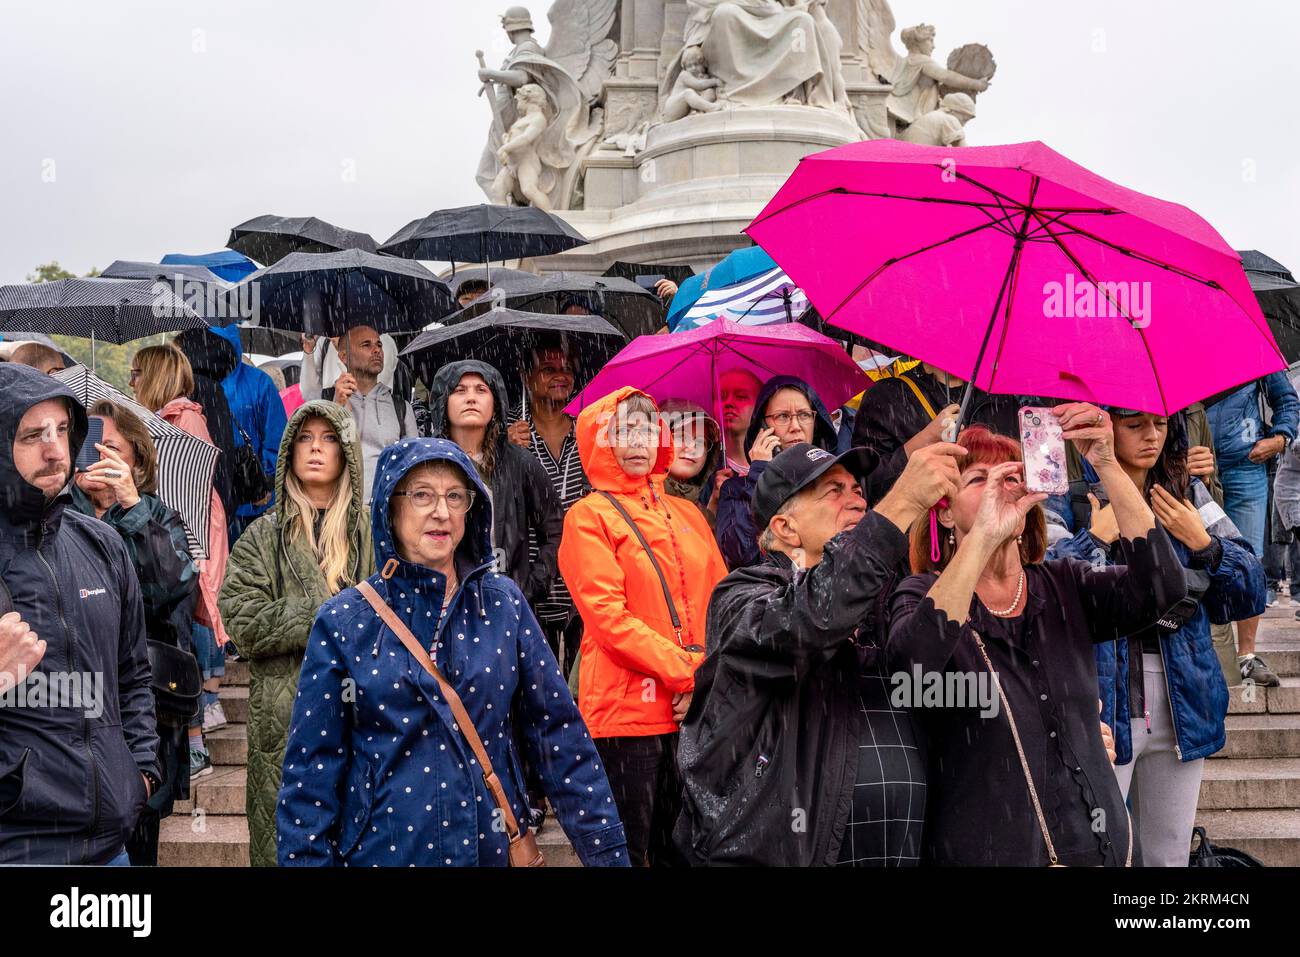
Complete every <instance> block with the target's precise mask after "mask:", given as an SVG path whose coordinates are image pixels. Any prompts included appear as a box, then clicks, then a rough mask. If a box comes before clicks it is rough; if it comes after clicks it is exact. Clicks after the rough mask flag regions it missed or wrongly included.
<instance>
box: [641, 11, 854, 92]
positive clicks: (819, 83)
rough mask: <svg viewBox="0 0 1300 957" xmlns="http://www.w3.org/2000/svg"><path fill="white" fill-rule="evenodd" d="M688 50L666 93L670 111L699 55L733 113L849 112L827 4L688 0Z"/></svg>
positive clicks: (673, 68)
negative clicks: (688, 61)
mask: <svg viewBox="0 0 1300 957" xmlns="http://www.w3.org/2000/svg"><path fill="white" fill-rule="evenodd" d="M686 6H687V11H688V17H687V21H686V25H685V29H684V31H683V37H682V49H681V51H680V52H679V53H678V54H677V56H676V57H674V58H673V60H672V61H671V62H670V63H669V66H668V70H667V71H666V73H665V75H664V78H663V83H662V84H661V85H660V101H661V103H664V104H665V105H666V103H667V101H668V99H669V98H670V97H671V96H672V95H673V93H674V91H675V90H676V89H677V82H678V77H679V76H680V74H681V72H682V59H683V57H685V56H686V55H687V51H689V50H691V49H692V48H698V49H699V50H700V52H701V54H702V55H703V57H704V60H705V62H707V63H708V65H709V72H710V73H712V74H713V76H714V77H716V78H717V79H718V80H720V81H721V84H722V85H721V87H720V89H719V90H718V98H719V100H720V101H723V102H725V103H726V104H727V105H730V106H740V107H745V106H777V105H780V104H791V103H793V104H800V105H808V106H816V107H822V108H825V109H836V108H844V109H847V97H846V96H845V95H844V93H843V89H844V75H843V68H842V66H841V64H840V56H839V50H840V47H841V43H840V37H839V34H838V32H837V31H836V30H835V26H834V25H833V24H832V23H831V22H830V20H829V19H828V18H826V15H825V9H824V8H825V0H687V3H686Z"/></svg>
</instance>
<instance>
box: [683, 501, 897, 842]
mask: <svg viewBox="0 0 1300 957" xmlns="http://www.w3.org/2000/svg"><path fill="white" fill-rule="evenodd" d="M906 574H907V538H906V537H905V536H904V535H903V533H902V532H900V531H899V530H898V528H897V527H896V526H894V525H893V524H892V523H891V522H890V521H889V520H888V519H886V518H884V517H883V516H881V515H878V514H876V513H874V512H872V513H868V514H867V515H866V516H865V517H864V518H863V520H862V521H861V522H859V523H858V525H857V527H856V528H854V529H853V530H852V531H849V532H845V533H842V534H841V535H838V536H836V537H835V538H833V539H832V540H831V541H830V542H829V543H828V544H827V545H826V549H825V552H824V554H823V556H822V560H821V562H820V563H819V564H818V565H816V566H815V567H814V568H812V569H811V570H809V571H807V572H805V573H802V574H796V572H795V569H794V567H793V566H792V565H791V563H790V560H789V559H788V558H786V556H785V555H783V554H773V555H768V556H766V557H765V559H764V561H763V562H762V563H761V564H758V565H754V566H752V567H749V568H741V569H738V570H736V571H734V572H732V573H731V574H730V575H728V576H727V577H726V578H724V579H723V580H722V581H721V582H719V583H718V586H717V588H716V589H715V590H714V592H713V599H712V600H711V601H710V602H709V617H708V625H707V634H708V638H707V642H708V646H707V651H708V656H707V657H706V658H705V661H704V664H703V665H701V666H700V668H699V670H698V671H696V672H695V696H694V698H693V699H692V700H691V707H690V710H689V712H688V713H687V715H686V720H685V721H684V722H683V723H682V730H681V738H680V740H679V743H678V751H677V761H678V765H679V767H680V768H681V771H682V776H683V781H684V784H685V787H684V795H683V809H682V814H681V817H680V818H679V819H678V822H677V829H676V831H675V834H674V839H675V841H676V843H677V845H678V848H679V849H680V850H681V851H682V853H683V854H684V855H685V856H686V857H687V859H688V860H689V861H690V862H691V863H693V864H697V865H701V864H710V865H713V864H741V865H783V866H808V865H818V864H826V865H830V864H834V863H836V861H837V860H838V856H839V852H840V844H841V842H842V841H843V839H844V832H845V828H846V827H847V824H848V820H849V816H850V808H851V805H852V800H853V785H854V782H855V776H856V772H857V767H858V758H859V753H858V750H859V745H861V744H862V743H863V740H862V739H863V737H864V732H865V715H864V713H863V710H862V705H861V697H860V695H859V690H858V680H859V679H858V676H859V674H860V673H861V672H862V671H863V670H864V668H871V667H873V666H874V665H875V664H876V662H877V661H878V660H879V659H880V653H879V648H880V647H882V646H883V636H884V626H885V623H886V618H885V616H886V614H887V608H886V602H887V601H888V597H889V592H890V590H891V589H892V587H893V584H894V582H895V581H898V580H901V578H902V577H903V576H905V575H906ZM909 720H910V719H909V718H908V716H907V714H906V712H899V713H898V721H899V722H900V723H907V722H908V721H909ZM799 824H802V825H803V826H802V827H800V826H798V825H799Z"/></svg>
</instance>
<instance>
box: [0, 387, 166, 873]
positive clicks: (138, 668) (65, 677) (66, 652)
mask: <svg viewBox="0 0 1300 957" xmlns="http://www.w3.org/2000/svg"><path fill="white" fill-rule="evenodd" d="M85 438H86V413H85V410H84V409H82V407H81V405H80V404H79V403H78V402H77V401H76V399H75V398H74V397H73V395H72V393H71V392H70V391H69V390H68V388H67V387H66V386H64V385H63V384H62V383H60V382H58V381H56V380H54V379H51V378H50V377H49V376H45V375H41V374H40V373H39V372H37V371H36V370H34V369H29V368H26V367H23V366H14V365H12V364H8V363H6V364H5V365H3V366H0V499H2V500H3V502H4V506H5V507H4V508H3V509H0V579H2V580H3V584H4V587H3V588H2V589H0V606H3V607H0V611H6V612H12V613H16V614H17V616H18V619H19V620H20V621H19V623H18V624H16V623H15V620H14V618H12V617H9V618H7V619H6V621H7V625H6V626H5V630H6V631H8V632H10V633H12V632H13V631H14V629H15V628H16V627H18V628H19V629H20V630H21V628H20V626H21V625H22V624H25V625H26V627H27V629H28V632H27V634H28V636H30V635H31V633H35V635H36V636H38V637H39V639H40V641H41V642H44V644H45V651H44V655H43V657H41V659H40V661H39V664H37V665H35V666H34V667H33V668H32V669H31V670H30V671H27V672H26V673H21V672H20V673H19V674H18V675H17V676H16V677H17V679H18V683H17V684H16V685H15V686H14V687H12V688H11V689H10V690H9V691H8V692H6V693H5V694H4V695H3V697H0V865H3V864H107V863H125V861H126V852H125V843H126V839H127V837H128V836H129V835H130V833H131V830H132V828H133V827H134V826H135V822H136V819H137V818H138V817H139V814H140V811H141V809H142V808H143V806H144V804H145V802H146V800H148V798H149V795H150V794H151V793H152V791H153V789H155V788H156V787H157V786H158V784H159V781H158V775H159V768H158V761H157V750H158V735H157V732H156V728H155V723H154V701H153V692H152V690H151V688H150V686H149V659H148V657H147V655H146V653H145V627H144V608H143V605H142V603H141V599H140V585H139V582H138V581H137V580H136V575H135V570H134V569H133V568H132V565H131V561H130V558H129V557H128V555H127V552H126V547H125V546H124V545H123V544H122V539H121V538H120V537H119V536H118V534H117V533H116V532H115V531H113V529H111V528H110V527H109V526H107V525H105V524H104V523H103V522H100V521H97V520H96V519H94V518H91V517H88V516H85V515H82V514H80V513H79V512H77V511H75V510H74V509H71V508H68V507H67V506H68V502H69V496H68V495H67V494H66V492H65V489H66V487H67V484H68V480H69V478H70V477H71V475H72V463H73V461H74V460H75V458H76V455H77V452H78V450H79V449H80V447H81V444H82V442H83V441H84V440H85ZM6 640H12V634H11V635H10V638H9V639H6V638H5V637H4V636H0V657H3V651H4V649H3V645H4V644H5V643H6Z"/></svg>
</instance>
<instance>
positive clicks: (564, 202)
mask: <svg viewBox="0 0 1300 957" xmlns="http://www.w3.org/2000/svg"><path fill="white" fill-rule="evenodd" d="M617 12H618V0H555V2H554V3H553V4H551V9H550V11H549V12H548V14H547V18H548V19H549V20H550V22H551V34H550V40H549V42H548V43H547V45H546V47H545V48H543V47H542V45H541V44H540V43H538V42H537V41H536V40H535V39H534V37H533V33H534V30H533V21H532V17H531V15H530V14H529V12H528V10H527V9H526V8H524V7H511V8H510V9H508V10H507V11H506V12H505V13H504V14H503V15H502V17H501V26H502V28H503V29H504V30H505V32H506V35H507V36H508V37H509V38H510V42H511V43H512V44H514V48H513V49H512V50H511V51H510V53H509V55H507V56H506V59H505V62H504V63H503V64H502V66H501V69H499V70H490V69H488V68H487V65H486V63H484V61H483V54H482V52H479V54H478V57H479V66H480V69H479V71H478V78H479V80H480V81H482V83H483V87H482V89H481V90H480V91H479V92H480V93H487V94H488V96H489V97H490V100H489V102H490V103H491V105H492V129H491V132H490V133H489V134H488V142H487V145H486V146H485V147H484V149H483V157H482V159H481V160H480V162H479V168H478V174H477V178H478V183H479V186H480V187H482V189H483V191H484V192H485V193H486V194H487V195H488V197H489V198H490V199H491V200H492V201H493V202H497V203H504V204H517V205H533V206H540V207H541V208H544V209H568V208H570V205H571V202H572V199H573V196H574V190H575V188H576V186H577V180H578V176H579V173H580V168H581V160H582V158H583V157H584V156H585V155H586V154H587V153H588V152H590V151H591V149H592V148H594V146H595V144H596V142H597V141H598V139H599V136H600V127H601V121H602V113H601V109H600V107H599V106H598V105H597V100H598V98H599V97H600V93H601V89H602V86H603V84H604V82H605V80H606V78H608V77H609V76H610V75H611V74H612V73H613V69H614V59H615V57H617V56H618V44H617V43H616V42H615V41H614V40H613V39H611V38H610V36H609V34H610V31H611V29H612V28H613V26H614V19H615V16H616V14H617ZM529 87H532V89H529ZM521 91H522V94H521Z"/></svg>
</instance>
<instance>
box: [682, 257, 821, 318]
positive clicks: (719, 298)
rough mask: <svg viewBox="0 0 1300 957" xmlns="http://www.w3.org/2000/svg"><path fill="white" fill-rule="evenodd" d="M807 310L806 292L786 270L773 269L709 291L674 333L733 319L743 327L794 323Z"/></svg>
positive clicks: (686, 314)
mask: <svg viewBox="0 0 1300 957" xmlns="http://www.w3.org/2000/svg"><path fill="white" fill-rule="evenodd" d="M807 308H808V297H807V296H805V295H804V294H803V290H802V289H800V288H799V287H798V286H796V285H795V284H794V283H793V282H791V281H790V277H789V276H787V275H786V274H785V270H784V269H782V268H781V267H780V266H774V267H773V268H771V269H768V270H766V271H765V272H761V273H759V274H758V275H757V276H751V277H749V278H748V279H742V280H741V281H740V282H738V283H735V284H733V285H730V286H722V287H720V288H717V289H708V290H706V291H705V292H704V294H703V295H702V296H700V298H699V299H697V300H696V301H695V305H693V306H691V307H690V308H689V309H688V310H686V313H685V315H683V316H682V317H681V319H679V320H678V321H677V325H676V326H674V327H673V331H674V332H679V331H681V330H683V329H698V328H699V327H700V326H702V325H704V324H705V323H709V322H712V321H713V320H714V319H730V320H731V321H732V322H737V323H740V324H741V325H742V326H765V325H768V324H769V323H773V322H794V321H795V320H796V319H798V318H799V316H801V315H803V312H804V310H805V309H807Z"/></svg>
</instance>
